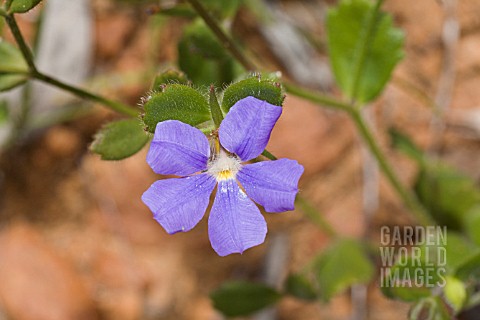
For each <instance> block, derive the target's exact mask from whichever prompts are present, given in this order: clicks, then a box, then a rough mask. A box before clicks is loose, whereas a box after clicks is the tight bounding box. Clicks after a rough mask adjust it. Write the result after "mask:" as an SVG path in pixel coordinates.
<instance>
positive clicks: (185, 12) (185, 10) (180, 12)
mask: <svg viewBox="0 0 480 320" xmlns="http://www.w3.org/2000/svg"><path fill="white" fill-rule="evenodd" d="M158 13H159V14H164V15H166V16H170V17H183V18H194V17H196V16H197V13H196V12H195V11H194V10H193V9H192V7H191V6H190V5H189V4H178V5H176V6H174V7H171V8H166V9H161V10H160V11H158Z"/></svg>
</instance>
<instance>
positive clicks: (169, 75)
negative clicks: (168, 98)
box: [152, 70, 189, 91]
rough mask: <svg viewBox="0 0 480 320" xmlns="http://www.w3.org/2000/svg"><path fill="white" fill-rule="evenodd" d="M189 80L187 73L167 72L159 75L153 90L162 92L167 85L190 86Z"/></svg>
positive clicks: (154, 82)
mask: <svg viewBox="0 0 480 320" xmlns="http://www.w3.org/2000/svg"><path fill="white" fill-rule="evenodd" d="M188 82H189V81H188V78H187V76H186V75H185V73H183V72H181V71H178V70H166V71H164V72H162V73H161V74H159V75H157V76H156V77H155V79H154V81H153V85H152V90H153V91H162V90H163V88H162V86H164V85H167V84H185V85H186V84H188Z"/></svg>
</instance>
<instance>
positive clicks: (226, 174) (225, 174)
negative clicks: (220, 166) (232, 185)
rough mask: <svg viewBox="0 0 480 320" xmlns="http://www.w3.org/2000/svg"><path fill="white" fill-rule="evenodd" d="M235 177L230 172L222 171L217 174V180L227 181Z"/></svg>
mask: <svg viewBox="0 0 480 320" xmlns="http://www.w3.org/2000/svg"><path fill="white" fill-rule="evenodd" d="M234 177H235V173H234V172H233V171H232V170H223V171H220V172H219V173H217V176H216V178H217V180H222V181H223V180H228V179H232V178H234Z"/></svg>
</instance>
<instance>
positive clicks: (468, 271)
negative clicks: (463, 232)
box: [455, 251, 480, 281]
mask: <svg viewBox="0 0 480 320" xmlns="http://www.w3.org/2000/svg"><path fill="white" fill-rule="evenodd" d="M455 276H456V277H457V278H459V279H461V280H464V281H468V280H472V279H473V280H475V281H480V252H478V251H477V252H476V253H475V254H473V255H470V256H469V258H468V259H467V260H466V261H465V262H463V263H462V264H461V265H459V266H458V268H457V271H456V273H455Z"/></svg>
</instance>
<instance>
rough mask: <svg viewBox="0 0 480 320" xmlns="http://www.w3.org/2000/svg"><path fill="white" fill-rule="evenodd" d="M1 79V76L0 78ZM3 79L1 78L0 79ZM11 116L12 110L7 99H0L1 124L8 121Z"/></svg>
mask: <svg viewBox="0 0 480 320" xmlns="http://www.w3.org/2000/svg"><path fill="white" fill-rule="evenodd" d="M0 79H1V78H0ZM0 81H1V80H0ZM9 116H10V110H9V109H8V103H7V101H5V100H0V125H1V124H4V123H5V122H7V121H8V118H9Z"/></svg>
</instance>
